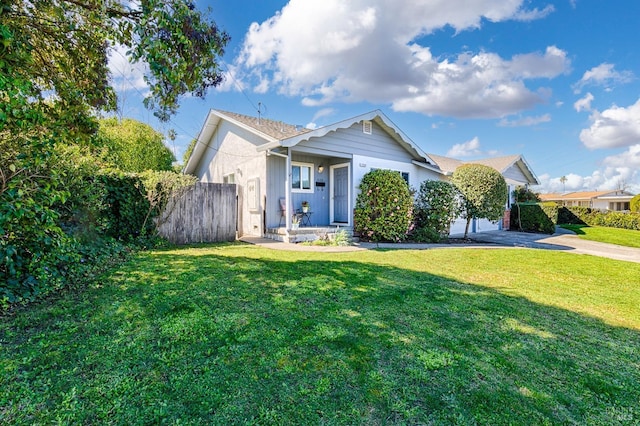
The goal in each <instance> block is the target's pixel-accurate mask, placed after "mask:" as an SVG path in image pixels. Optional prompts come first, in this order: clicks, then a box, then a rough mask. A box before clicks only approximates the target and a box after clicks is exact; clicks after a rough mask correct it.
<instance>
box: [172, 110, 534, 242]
mask: <svg viewBox="0 0 640 426" xmlns="http://www.w3.org/2000/svg"><path fill="white" fill-rule="evenodd" d="M436 158H437V159H436ZM447 161H449V162H447ZM455 161H457V160H452V159H446V161H445V157H438V156H433V157H432V156H431V155H428V154H426V153H425V152H424V151H423V150H422V149H421V148H420V147H418V146H417V145H416V144H415V143H414V142H413V141H412V140H411V139H410V138H409V137H407V136H406V135H405V134H404V133H403V132H402V131H401V130H400V129H399V128H398V127H397V126H396V125H395V124H394V123H393V122H392V121H391V120H390V119H389V118H388V117H387V116H386V115H384V114H383V113H382V112H381V111H379V110H376V111H372V112H368V113H365V114H362V115H358V116H356V117H352V118H349V119H346V120H343V121H340V122H337V123H334V124H331V125H329V126H325V127H321V128H317V129H306V128H303V127H302V126H294V125H290V124H285V123H283V122H280V121H274V120H268V119H265V118H261V117H250V116H247V115H242V114H237V113H233V112H227V111H219V110H211V111H210V112H209V114H208V115H207V117H206V120H205V123H204V125H203V127H202V129H201V131H200V134H199V136H198V139H197V143H196V145H195V147H194V149H193V152H192V154H191V156H190V158H189V160H188V161H187V164H186V165H185V167H184V170H183V171H184V173H187V174H192V175H194V176H196V177H197V178H198V179H199V180H200V181H201V182H213V183H235V184H236V185H237V193H238V224H237V229H238V236H243V235H252V236H267V237H269V238H274V239H280V240H284V241H301V240H304V239H307V238H309V236H308V234H309V232H311V230H312V229H314V231H313V232H312V235H311V238H314V235H313V234H315V235H322V233H328V232H330V231H331V230H335V229H336V228H347V229H350V228H352V226H353V209H354V206H355V201H356V197H357V195H358V190H357V188H358V186H359V184H360V181H361V179H362V177H363V176H364V175H365V173H367V172H369V171H371V170H372V169H388V170H395V171H397V172H398V173H400V174H401V175H402V177H403V178H404V179H405V180H406V181H407V183H408V184H409V185H410V186H412V187H414V188H418V187H419V186H420V183H421V182H423V181H425V180H442V179H447V176H449V175H451V174H452V172H453V171H454V170H455V167H452V166H451V164H452V163H451V162H455ZM482 161H484V163H486V164H488V165H491V166H492V167H495V168H496V169H497V170H499V171H500V172H501V173H502V174H503V175H505V177H507V178H508V179H511V180H510V181H509V182H512V183H513V185H516V184H537V179H536V178H535V175H534V174H533V172H531V169H530V168H529V167H528V165H527V164H526V162H525V161H524V159H523V158H522V157H521V156H512V157H503V158H502V159H488V160H482ZM474 162H478V161H474ZM460 164H462V163H461V162H460ZM303 202H306V203H305V204H308V206H309V207H308V209H305V210H308V211H307V212H306V213H304V212H303ZM297 220H300V221H301V222H302V224H303V225H306V227H305V228H304V229H298V230H296V229H294V228H296V226H295V223H294V222H295V221H297Z"/></svg>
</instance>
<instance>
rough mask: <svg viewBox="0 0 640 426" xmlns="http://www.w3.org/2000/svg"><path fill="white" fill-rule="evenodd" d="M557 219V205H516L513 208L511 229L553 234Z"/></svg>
mask: <svg viewBox="0 0 640 426" xmlns="http://www.w3.org/2000/svg"><path fill="white" fill-rule="evenodd" d="M557 218H558V205H557V204H556V203H553V202H551V203H516V204H514V205H513V207H512V208H511V221H510V223H511V229H515V230H518V231H525V232H541V233H544V234H553V233H554V232H555V230H556V221H557Z"/></svg>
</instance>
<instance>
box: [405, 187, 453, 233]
mask: <svg viewBox="0 0 640 426" xmlns="http://www.w3.org/2000/svg"><path fill="white" fill-rule="evenodd" d="M461 212H462V195H461V194H460V191H458V189H457V188H456V187H455V185H453V184H452V183H450V182H445V181H437V180H427V181H424V182H422V184H420V189H419V190H418V193H417V194H416V200H415V204H414V209H413V216H414V223H415V229H414V230H413V233H412V238H413V239H415V240H417V241H421V242H438V241H440V240H442V239H444V238H446V237H447V236H448V235H449V228H450V227H451V224H452V223H453V222H454V221H455V220H456V219H457V218H458V217H459V216H460V213H461ZM425 228H428V229H429V230H431V231H433V232H425V231H424V229H425ZM434 240H435V241H434Z"/></svg>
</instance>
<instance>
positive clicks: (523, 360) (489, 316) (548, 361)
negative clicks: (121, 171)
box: [0, 244, 640, 425]
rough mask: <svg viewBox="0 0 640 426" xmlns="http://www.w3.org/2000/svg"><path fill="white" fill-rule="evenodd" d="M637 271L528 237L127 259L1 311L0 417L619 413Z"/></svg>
mask: <svg viewBox="0 0 640 426" xmlns="http://www.w3.org/2000/svg"><path fill="white" fill-rule="evenodd" d="M638 276H640V264H635V263H627V262H619V261H613V260H608V259H601V258H595V257H590V256H583V255H574V254H568V253H559V252H555V251H554V252H551V251H540V250H526V249H464V248H452V249H439V250H425V251H418V250H411V251H392V250H388V251H382V250H379V251H367V252H351V253H309V252H283V251H270V250H267V249H263V248H259V247H254V246H248V245H243V244H230V245H219V246H210V247H195V248H187V249H175V250H163V251H152V252H147V253H142V254H140V255H139V256H137V257H136V258H135V259H134V260H133V261H131V262H129V263H127V264H125V265H124V266H123V267H121V268H119V269H118V270H117V271H115V272H114V273H112V274H110V275H109V276H107V277H104V278H103V279H102V280H101V281H100V282H98V283H95V284H93V285H90V286H89V287H88V288H87V289H86V290H85V291H84V292H82V293H71V292H69V293H68V294H66V295H63V296H61V297H60V298H58V299H57V300H50V301H47V302H44V303H41V304H38V305H32V306H30V307H28V308H27V309H21V310H19V311H17V312H14V313H12V314H11V315H5V316H4V317H0V390H1V391H0V424H51V423H59V424H127V425H129V424H223V425H224V424H278V425H280V424H282V425H289V424H366V425H372V424H373V425H375V424H492V425H499V424H532V425H542V424H593V425H601V424H634V423H637V422H640V409H639V408H638V407H639V402H640V286H638V284H637V282H638ZM631 283H636V284H631Z"/></svg>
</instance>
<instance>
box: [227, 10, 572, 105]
mask: <svg viewBox="0 0 640 426" xmlns="http://www.w3.org/2000/svg"><path fill="white" fill-rule="evenodd" d="M523 4H524V1H523V0H478V1H474V2H471V3H469V2H467V1H463V0H449V1H446V2H444V1H439V2H434V1H432V0H414V1H409V0H404V1H398V0H366V1H365V0H352V1H349V2H343V1H340V0H326V1H323V2H310V1H305V0H291V1H290V2H289V3H288V4H287V5H286V6H285V7H284V8H283V9H282V10H281V11H280V12H279V13H277V14H276V15H275V16H273V17H272V18H270V19H268V20H267V21H265V22H263V23H262V24H258V23H254V24H252V25H251V27H250V29H249V32H248V33H247V35H246V38H245V40H244V45H243V49H242V52H241V54H240V55H239V57H238V58H237V64H238V65H241V66H243V67H245V68H246V69H247V73H248V74H251V73H257V75H258V77H257V80H259V81H260V79H264V78H268V79H269V81H270V83H271V87H272V88H276V90H278V92H279V93H281V94H285V95H289V96H302V97H303V101H302V103H303V104H304V105H307V106H320V105H324V104H327V103H329V102H332V101H336V100H338V101H344V102H359V101H367V102H372V103H389V104H392V107H393V108H394V109H395V110H397V111H416V112H421V113H424V114H428V115H434V114H436V115H445V116H454V117H503V116H506V115H509V114H512V113H514V112H518V111H522V110H524V109H528V108H531V107H532V106H534V105H535V104H537V103H539V102H542V101H544V100H545V99H546V97H548V93H546V92H545V91H544V90H534V89H530V88H528V87H527V86H526V85H525V81H526V80H528V79H540V78H554V77H555V76H557V75H559V74H561V73H563V72H565V71H566V70H567V69H568V68H569V60H568V59H567V55H566V52H564V51H563V50H561V49H558V48H557V47H555V46H550V47H548V48H547V49H546V51H545V52H544V53H541V52H536V53H528V54H523V55H516V56H513V57H512V58H510V59H505V58H502V57H500V56H499V55H497V54H494V53H489V52H479V53H467V52H463V53H460V54H458V55H457V57H452V58H436V57H433V55H432V54H431V50H430V49H429V47H428V46H425V45H422V44H419V43H418V41H417V40H424V37H425V36H428V35H429V34H431V33H432V32H433V31H435V30H439V29H442V28H445V27H452V28H453V29H455V30H456V31H457V32H461V31H464V30H469V29H475V28H479V27H480V26H481V23H482V21H483V20H490V21H493V22H500V21H505V20H509V19H512V20H515V19H526V20H530V19H538V18H541V17H543V16H546V15H547V14H548V13H551V12H552V11H553V7H552V6H547V7H545V8H544V9H543V10H542V11H540V10H537V9H534V10H531V11H528V10H525V8H524V7H523Z"/></svg>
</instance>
